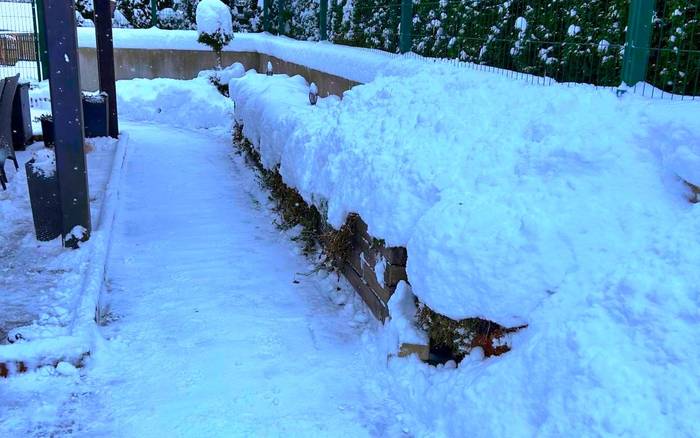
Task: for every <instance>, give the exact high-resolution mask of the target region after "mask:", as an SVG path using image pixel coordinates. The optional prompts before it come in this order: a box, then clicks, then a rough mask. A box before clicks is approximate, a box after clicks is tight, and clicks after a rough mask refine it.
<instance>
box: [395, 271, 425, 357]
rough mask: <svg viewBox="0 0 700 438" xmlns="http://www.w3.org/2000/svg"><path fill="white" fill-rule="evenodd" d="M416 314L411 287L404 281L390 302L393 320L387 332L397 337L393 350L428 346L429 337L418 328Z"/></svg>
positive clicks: (398, 286) (400, 283)
mask: <svg viewBox="0 0 700 438" xmlns="http://www.w3.org/2000/svg"><path fill="white" fill-rule="evenodd" d="M416 312H417V308H416V303H415V301H414V299H413V293H412V292H411V286H409V285H408V284H407V283H406V282H405V281H403V280H402V281H400V282H399V284H398V285H397V286H396V291H395V292H394V294H393V295H392V296H391V299H390V300H389V315H391V319H390V320H389V322H388V323H387V325H386V332H387V333H390V334H391V335H393V336H394V337H395V341H394V345H393V346H392V347H393V348H392V350H398V349H399V347H400V346H401V344H415V345H428V337H427V336H426V334H425V333H424V332H423V331H422V330H421V329H419V328H418V327H417V326H416V322H415V315H416Z"/></svg>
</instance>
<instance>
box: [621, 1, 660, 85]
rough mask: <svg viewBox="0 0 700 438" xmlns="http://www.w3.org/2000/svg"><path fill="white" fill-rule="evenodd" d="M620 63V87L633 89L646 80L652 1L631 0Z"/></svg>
mask: <svg viewBox="0 0 700 438" xmlns="http://www.w3.org/2000/svg"><path fill="white" fill-rule="evenodd" d="M629 8H630V9H629V20H628V22H627V35H626V38H625V56H624V59H623V61H622V78H621V79H622V86H623V87H624V86H627V87H634V86H635V85H636V84H637V82H641V81H643V80H644V79H645V78H646V74H647V65H648V64H649V50H650V45H651V31H652V24H653V23H652V20H653V17H654V0H632V1H631V2H630V6H629ZM621 91H622V89H621Z"/></svg>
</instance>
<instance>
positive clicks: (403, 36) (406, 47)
mask: <svg viewBox="0 0 700 438" xmlns="http://www.w3.org/2000/svg"><path fill="white" fill-rule="evenodd" d="M399 31H400V32H399V51H400V52H401V53H408V52H410V51H411V33H412V32H413V1H412V0H401V26H400V29H399Z"/></svg>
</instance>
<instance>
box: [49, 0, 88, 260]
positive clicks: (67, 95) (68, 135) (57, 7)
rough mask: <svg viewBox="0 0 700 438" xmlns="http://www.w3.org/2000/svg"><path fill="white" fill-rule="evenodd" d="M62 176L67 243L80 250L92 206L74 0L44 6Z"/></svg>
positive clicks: (59, 174)
mask: <svg viewBox="0 0 700 438" xmlns="http://www.w3.org/2000/svg"><path fill="white" fill-rule="evenodd" d="M43 6H44V8H43V9H44V17H45V18H46V41H47V42H48V43H49V45H48V47H47V48H48V57H49V70H50V71H49V75H50V76H51V86H50V89H51V113H52V114H53V121H54V134H55V151H56V176H57V178H58V188H59V196H60V199H61V210H62V219H63V229H62V235H63V243H64V245H65V246H67V247H76V246H77V244H78V241H85V240H87V239H89V237H90V231H91V228H92V227H91V224H90V202H89V196H88V183H87V168H86V166H85V146H84V141H85V139H84V137H83V107H82V97H81V91H80V70H79V63H78V35H77V31H76V25H75V2H74V0H50V1H46V2H44V5H43Z"/></svg>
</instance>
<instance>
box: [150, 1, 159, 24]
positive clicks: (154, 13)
mask: <svg viewBox="0 0 700 438" xmlns="http://www.w3.org/2000/svg"><path fill="white" fill-rule="evenodd" d="M151 27H158V0H151Z"/></svg>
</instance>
